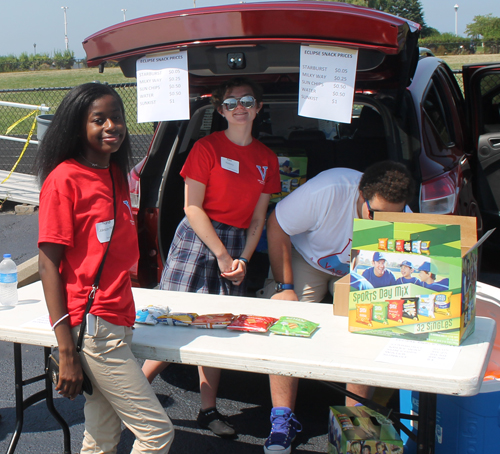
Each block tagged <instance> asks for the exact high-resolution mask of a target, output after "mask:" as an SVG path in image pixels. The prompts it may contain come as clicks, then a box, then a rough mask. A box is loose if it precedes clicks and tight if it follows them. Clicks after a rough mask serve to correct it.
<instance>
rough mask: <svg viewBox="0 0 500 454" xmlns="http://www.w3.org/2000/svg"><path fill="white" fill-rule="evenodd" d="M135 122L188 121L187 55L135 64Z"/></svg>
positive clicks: (171, 54) (153, 57) (173, 54)
mask: <svg viewBox="0 0 500 454" xmlns="http://www.w3.org/2000/svg"><path fill="white" fill-rule="evenodd" d="M136 70H137V122H138V123H144V122H148V121H168V120H187V119H189V83H188V61H187V51H182V52H178V51H175V52H168V53H164V54H155V55H148V56H146V57H144V58H141V59H139V60H137V64H136Z"/></svg>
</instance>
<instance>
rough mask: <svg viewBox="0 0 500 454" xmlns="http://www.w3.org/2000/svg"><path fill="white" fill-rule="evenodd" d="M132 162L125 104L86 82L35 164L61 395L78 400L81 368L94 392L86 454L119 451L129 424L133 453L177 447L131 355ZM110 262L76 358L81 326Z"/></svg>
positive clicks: (66, 104)
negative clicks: (87, 307)
mask: <svg viewBox="0 0 500 454" xmlns="http://www.w3.org/2000/svg"><path fill="white" fill-rule="evenodd" d="M129 157H130V141H129V136H128V132H127V127H126V125H125V116H124V108H123V103H122V101H121V99H120V97H119V96H118V94H117V93H116V92H115V91H114V90H113V89H112V88H110V87H108V86H107V85H101V84H98V83H89V84H84V85H81V86H79V87H76V88H74V89H72V90H71V91H70V92H69V93H68V94H67V95H66V97H65V98H64V99H63V101H62V102H61V104H60V106H59V107H58V109H57V111H56V113H55V115H54V118H53V121H52V123H51V125H50V126H49V128H48V130H47V132H46V134H45V136H44V138H43V140H42V143H41V146H40V149H39V151H38V155H37V161H36V171H37V174H38V178H39V181H40V183H41V184H43V186H42V189H41V192H40V211H39V238H38V247H39V249H40V253H39V270H40V277H41V280H42V284H43V290H44V293H45V300H46V302H47V307H48V310H49V314H50V318H51V321H52V329H53V330H54V332H55V335H56V338H57V344H58V346H59V359H60V363H59V367H60V369H59V382H58V383H57V385H56V390H57V391H58V392H59V394H61V395H62V396H64V397H68V398H70V399H75V398H76V397H77V396H78V394H79V392H80V390H81V386H82V380H83V373H82V369H83V371H85V374H86V375H87V376H88V377H89V379H90V381H91V383H92V388H93V389H92V393H91V394H87V393H85V399H86V402H85V434H84V440H83V446H82V450H81V453H94V452H106V453H114V452H116V449H117V445H118V442H119V441H120V434H121V423H122V422H123V423H124V424H125V426H126V427H128V428H129V429H130V430H131V431H132V432H133V433H134V435H135V436H136V440H135V442H134V446H133V449H132V453H134V454H138V453H153V452H154V453H168V451H169V450H170V447H171V444H172V440H173V433H174V431H173V426H172V423H171V422H170V420H169V418H168V416H167V414H166V413H165V410H164V409H163V407H162V405H161V404H160V402H159V401H158V399H157V397H156V396H155V394H154V392H153V390H152V388H151V386H150V384H149V383H148V381H147V380H146V377H145V376H144V374H143V373H142V371H141V369H140V367H139V365H138V364H137V361H136V359H135V357H134V355H133V354H132V351H131V349H130V344H131V340H132V325H133V324H134V321H135V307H134V301H133V297H132V290H131V282H130V277H129V269H130V268H131V266H132V265H133V264H134V263H136V262H137V260H138V258H139V248H138V242H137V232H136V229H135V225H134V220H133V218H132V213H131V211H130V194H129V188H128V184H127V173H128V164H129ZM108 247H109V248H108ZM106 251H107V252H106ZM105 253H106V259H105V261H104V264H103V268H102V273H101V275H100V281H99V285H98V288H97V290H96V291H95V299H94V302H93V304H92V306H91V309H90V312H89V314H88V316H87V317H86V318H85V320H86V322H87V323H86V329H85V331H84V332H85V335H84V338H83V345H82V350H81V352H80V353H79V354H78V352H77V350H76V343H77V339H78V335H79V331H80V325H81V323H82V321H83V315H84V312H85V308H86V305H87V300H88V296H89V293H90V292H91V290H92V288H93V284H94V282H95V278H96V275H97V272H98V269H99V267H100V264H101V262H102V260H103V257H104V254H105ZM89 392H90V391H89Z"/></svg>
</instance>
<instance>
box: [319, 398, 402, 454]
mask: <svg viewBox="0 0 500 454" xmlns="http://www.w3.org/2000/svg"><path fill="white" fill-rule="evenodd" d="M362 450H363V451H362ZM362 452H363V453H365V452H370V453H373V454H376V453H384V454H403V442H402V441H401V438H400V437H399V435H398V433H397V431H396V429H395V428H394V426H393V425H392V423H391V421H389V420H388V419H386V418H384V417H383V416H382V415H381V414H380V413H377V412H376V411H373V410H371V409H369V408H368V407H363V406H358V407H330V417H329V418H328V453H329V454H361V453H362Z"/></svg>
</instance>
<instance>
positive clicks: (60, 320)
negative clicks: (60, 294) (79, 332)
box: [52, 314, 69, 331]
mask: <svg viewBox="0 0 500 454" xmlns="http://www.w3.org/2000/svg"><path fill="white" fill-rule="evenodd" d="M68 317H69V314H66V315H63V316H62V317H61V318H60V319H59V320H57V322H55V323H54V324H53V325H52V331H54V330H55V329H56V326H57V325H59V323H61V322H62V321H63V320H65V319H67V318H68Z"/></svg>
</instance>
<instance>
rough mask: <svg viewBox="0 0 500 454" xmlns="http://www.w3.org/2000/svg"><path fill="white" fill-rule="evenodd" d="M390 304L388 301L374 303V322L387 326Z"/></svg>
mask: <svg viewBox="0 0 500 454" xmlns="http://www.w3.org/2000/svg"><path fill="white" fill-rule="evenodd" d="M388 306H389V303H387V302H386V301H383V302H377V303H373V309H372V320H373V321H375V322H380V323H385V324H387V307H388Z"/></svg>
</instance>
